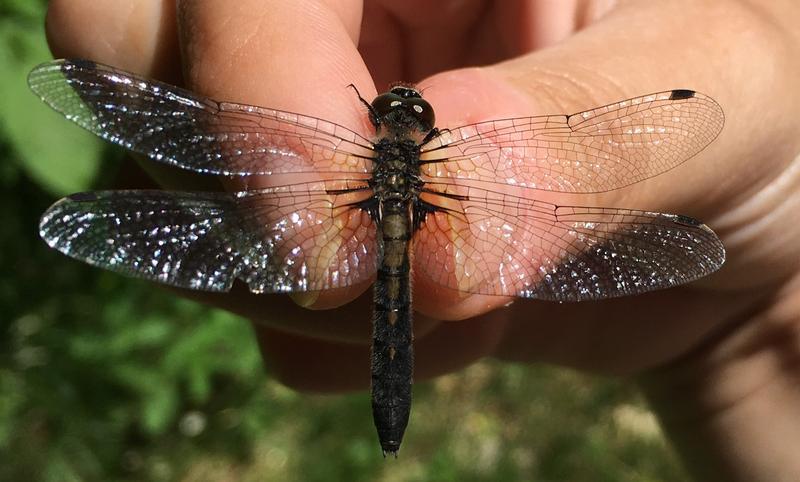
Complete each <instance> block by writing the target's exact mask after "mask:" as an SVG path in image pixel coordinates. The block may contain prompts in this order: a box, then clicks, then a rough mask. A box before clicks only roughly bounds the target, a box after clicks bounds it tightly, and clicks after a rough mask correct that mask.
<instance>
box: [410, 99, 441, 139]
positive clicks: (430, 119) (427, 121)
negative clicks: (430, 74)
mask: <svg viewBox="0 0 800 482" xmlns="http://www.w3.org/2000/svg"><path fill="white" fill-rule="evenodd" d="M406 104H407V105H408V106H409V107H410V108H411V110H413V112H414V115H415V116H416V118H417V120H418V121H419V122H420V124H421V125H422V127H423V128H424V130H427V131H429V130H431V129H433V126H434V125H435V122H436V114H435V113H434V112H433V107H431V105H430V104H429V103H428V101H427V100H425V99H423V98H421V97H419V98H415V99H406Z"/></svg>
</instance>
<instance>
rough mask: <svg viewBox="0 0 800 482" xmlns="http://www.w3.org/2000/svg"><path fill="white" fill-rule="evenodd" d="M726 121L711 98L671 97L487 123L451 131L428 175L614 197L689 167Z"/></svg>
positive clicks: (439, 142) (436, 149)
mask: <svg viewBox="0 0 800 482" xmlns="http://www.w3.org/2000/svg"><path fill="white" fill-rule="evenodd" d="M724 120H725V117H724V115H723V113H722V109H721V108H720V106H719V104H717V103H716V102H715V101H714V100H713V99H711V98H710V97H708V96H705V95H703V94H700V93H698V92H694V91H690V90H671V91H665V92H659V93H655V94H650V95H645V96H641V97H634V98H632V99H628V100H624V101H621V102H617V103H614V104H610V105H607V106H603V107H598V108H596V109H592V110H588V111H585V112H580V113H577V114H573V115H551V116H538V117H522V118H516V119H505V120H495V121H489V122H482V123H478V124H472V125H467V126H463V127H459V128H456V129H452V130H444V131H443V132H442V134H441V135H440V136H438V137H436V138H434V139H432V140H431V141H430V142H429V143H428V144H426V145H424V146H423V148H422V151H423V154H422V160H423V162H424V163H425V164H424V165H423V168H422V172H423V174H424V175H425V176H426V177H428V178H431V179H432V180H434V181H436V180H442V181H444V180H445V179H452V178H458V179H470V180H472V181H485V182H501V183H505V184H507V185H511V186H517V187H528V188H535V189H542V190H547V191H558V192H568V193H592V192H603V191H610V190H613V189H618V188H621V187H624V186H628V185H630V184H634V183H636V182H639V181H642V180H644V179H648V178H650V177H653V176H656V175H658V174H661V173H663V172H665V171H668V170H670V169H672V168H673V167H675V166H677V165H679V164H681V163H683V162H684V161H686V160H687V159H689V158H691V157H692V156H694V155H695V154H697V153H698V152H700V151H701V150H703V149H704V148H705V146H707V145H708V144H709V143H711V141H713V140H714V139H715V138H716V137H717V135H718V134H719V133H720V131H721V130H722V126H723V124H724Z"/></svg>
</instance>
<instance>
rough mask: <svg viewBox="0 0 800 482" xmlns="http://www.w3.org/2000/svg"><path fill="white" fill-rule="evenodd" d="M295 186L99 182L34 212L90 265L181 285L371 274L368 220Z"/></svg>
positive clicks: (336, 281) (354, 196)
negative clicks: (154, 187) (199, 189)
mask: <svg viewBox="0 0 800 482" xmlns="http://www.w3.org/2000/svg"><path fill="white" fill-rule="evenodd" d="M366 196H368V191H365V190H353V191H352V192H349V193H346V194H338V195H329V194H327V193H326V191H325V190H324V189H311V188H309V186H303V185H297V186H291V187H284V188H275V189H269V190H259V191H248V192H240V193H222V192H220V193H187V192H167V191H104V192H90V193H82V194H76V195H72V196H69V197H67V198H64V199H62V200H60V201H58V202H56V203H55V204H54V205H53V206H51V207H50V208H49V209H48V210H47V212H45V214H44V215H43V216H42V219H41V223H40V228H39V229H40V235H41V237H42V238H43V239H44V240H45V241H46V242H47V243H48V244H49V245H50V246H51V247H53V248H55V249H57V250H59V251H61V252H62V253H64V254H67V255H69V256H71V257H73V258H76V259H79V260H81V261H85V262H87V263H89V264H92V265H95V266H99V267H102V268H106V269H109V270H111V271H116V272H119V273H123V274H126V275H130V276H135V277H138V278H144V279H148V280H154V281H159V282H162V283H166V284H169V285H172V286H177V287H181V288H191V289H199V290H207V291H227V290H229V289H230V288H231V286H232V284H233V281H234V280H235V279H237V278H238V279H240V280H242V281H244V282H246V283H247V284H248V286H249V287H250V290H251V291H253V292H255V293H261V292H267V293H277V292H294V291H316V290H324V289H331V288H339V287H344V286H350V285H353V284H356V283H359V282H363V281H369V280H370V279H372V278H373V276H374V273H375V270H376V268H375V259H376V250H375V228H374V225H373V224H372V221H371V220H370V217H369V216H368V215H367V214H366V213H365V212H364V211H362V210H361V209H358V208H355V207H352V205H351V203H352V202H353V201H357V200H359V199H360V198H362V197H366Z"/></svg>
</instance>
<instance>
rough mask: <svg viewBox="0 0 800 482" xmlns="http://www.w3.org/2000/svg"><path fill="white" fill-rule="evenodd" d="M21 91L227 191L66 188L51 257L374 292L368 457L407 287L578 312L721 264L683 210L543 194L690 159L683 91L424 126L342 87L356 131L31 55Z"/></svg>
mask: <svg viewBox="0 0 800 482" xmlns="http://www.w3.org/2000/svg"><path fill="white" fill-rule="evenodd" d="M29 84H30V86H31V88H32V89H33V91H34V92H35V93H36V94H38V95H39V96H40V97H41V98H42V99H43V100H44V101H45V102H46V103H47V104H49V105H50V106H51V107H52V108H54V109H55V110H57V111H59V112H61V113H62V114H64V115H65V116H66V117H67V118H68V119H69V120H71V121H73V122H75V123H77V124H78V125H80V126H81V127H83V128H85V129H87V130H89V131H91V132H93V133H95V134H96V135H98V136H100V137H102V138H104V139H106V140H108V141H110V142H113V143H115V144H119V145H121V146H124V147H126V148H128V149H130V150H131V151H134V152H137V153H140V154H143V155H146V156H147V157H149V158H150V159H152V160H153V161H156V162H160V163H164V164H168V165H172V166H177V167H179V168H183V169H187V170H189V171H194V172H197V173H202V174H208V175H216V176H222V177H224V178H226V179H228V180H229V181H231V182H229V184H233V185H235V186H244V187H243V188H241V189H240V190H238V191H237V192H176V191H166V190H135V191H100V192H87V193H81V194H74V195H72V196H69V197H66V198H64V199H61V200H60V201H58V202H56V203H55V204H54V205H53V206H51V207H50V208H49V209H48V210H47V212H46V213H45V214H44V215H43V216H42V220H41V225H40V234H41V236H42V238H43V239H44V240H45V241H46V242H47V243H48V244H49V245H50V246H51V247H53V248H55V249H57V250H59V251H61V252H62V253H64V254H67V255H69V256H71V257H73V258H76V259H79V260H82V261H84V262H87V263H89V264H92V265H95V266H100V267H103V268H106V269H109V270H112V271H116V272H119V273H123V274H127V275H132V276H135V277H139V278H145V279H149V280H154V281H159V282H161V283H165V284H168V285H172V286H177V287H181V288H191V289H197V290H208V291H228V290H229V289H230V288H231V287H232V285H233V283H234V281H236V280H240V281H241V282H243V283H245V284H246V285H247V286H248V287H249V289H250V290H251V291H252V292H254V293H293V292H305V291H317V290H328V289H334V288H344V287H348V286H353V285H356V284H359V283H367V282H374V288H373V291H374V315H373V345H372V360H371V363H372V407H373V417H374V420H375V425H376V427H377V431H378V437H379V439H380V444H381V447H382V449H383V451H384V454H386V453H392V454H396V452H397V450H398V449H399V447H400V443H401V441H402V438H403V434H404V432H405V428H406V425H407V422H408V416H409V413H410V407H411V381H412V368H413V347H412V329H411V326H412V320H411V318H412V304H411V299H412V289H411V279H412V276H415V277H417V278H419V277H425V278H426V279H427V280H428V281H430V282H432V283H435V284H437V285H440V286H442V287H444V288H448V289H453V290H459V291H463V292H468V293H478V294H484V295H495V296H508V297H523V298H534V299H542V300H555V301H582V300H599V299H604V298H611V297H617V296H624V295H631V294H636V293H643V292H647V291H651V290H656V289H661V288H668V287H671V286H675V285H679V284H682V283H686V282H689V281H692V280H695V279H697V278H700V277H702V276H705V275H707V274H709V273H711V272H713V271H715V270H717V269H718V268H719V267H720V266H721V265H722V263H723V261H724V258H725V251H724V248H723V246H722V244H721V242H720V240H719V239H718V238H717V236H716V235H715V234H714V233H713V231H711V230H710V229H709V228H708V227H706V226H705V225H703V224H702V223H700V222H699V221H696V220H694V219H692V218H689V217H686V216H682V215H673V214H661V213H655V212H647V211H636V210H632V209H617V208H610V207H583V206H576V205H560V204H556V203H553V202H551V201H550V199H552V195H550V196H548V193H553V192H557V193H568V194H581V193H597V192H604V191H610V190H614V189H618V188H621V187H624V186H628V185H630V184H633V183H636V182H639V181H642V180H644V179H648V178H650V177H653V176H655V175H658V174H660V173H662V172H664V171H667V170H669V169H671V168H673V167H675V166H677V165H679V164H681V163H682V162H684V161H686V160H687V159H689V158H691V157H692V156H694V155H695V154H697V153H698V152H700V151H701V150H702V149H703V148H704V147H705V146H706V145H708V144H709V143H710V142H711V141H712V140H714V138H715V137H716V136H717V135H718V134H719V132H720V131H721V129H722V126H723V121H724V117H723V113H722V110H721V109H720V107H719V105H718V104H717V103H716V102H714V101H713V100H712V99H711V98H709V97H707V96H705V95H702V94H700V93H697V92H694V91H690V90H670V91H664V92H658V93H654V94H650V95H645V96H642V97H635V98H632V99H627V100H624V101H621V102H616V103H614V104H610V105H606V106H603V107H598V108H595V109H591V110H587V111H585V112H579V113H576V114H572V115H546V116H535V117H520V118H514V119H502V120H492V121H487V122H480V123H477V124H471V125H466V126H461V127H456V128H447V129H441V130H439V129H437V128H435V126H434V112H433V109H432V108H431V106H430V105H429V104H428V103H427V102H426V101H425V100H424V99H422V97H421V95H420V93H419V92H418V91H417V90H415V89H414V88H411V87H403V86H398V87H395V88H393V89H391V91H390V92H387V93H384V94H381V95H379V96H378V97H376V98H375V100H373V101H372V102H371V103H369V102H367V101H365V100H363V99H361V98H360V96H358V99H360V102H361V103H362V104H363V108H364V111H365V114H366V115H368V116H369V119H370V121H371V122H372V124H373V125H374V127H375V130H374V132H371V133H358V132H355V131H353V130H351V129H348V128H346V127H343V126H340V125H337V124H334V123H332V122H329V121H326V120H322V119H317V118H314V117H309V116H305V115H300V114H294V113H290V112H282V111H278V110H274V109H268V108H262V107H255V106H249V105H242V104H235V103H230V102H217V101H214V100H211V99H208V98H204V97H201V96H199V95H196V94H194V93H192V92H190V91H187V90H184V89H181V88H178V87H174V86H171V85H168V84H164V83H161V82H157V81H154V80H148V79H144V78H142V77H139V76H137V75H134V74H131V73H128V72H124V71H121V70H117V69H114V68H111V67H108V66H105V65H100V64H97V63H95V62H91V61H86V60H59V61H55V62H51V63H46V64H43V65H41V66H39V67H37V68H35V69H34V70H33V71H32V72H31V74H30V76H29ZM343 88H344V87H343ZM354 98H355V96H354ZM412 251H413V256H412ZM412 273H413V275H412Z"/></svg>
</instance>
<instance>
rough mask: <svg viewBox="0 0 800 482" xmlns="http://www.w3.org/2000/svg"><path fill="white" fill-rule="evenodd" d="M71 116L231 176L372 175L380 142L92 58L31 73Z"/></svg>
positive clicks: (138, 147)
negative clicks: (194, 90)
mask: <svg viewBox="0 0 800 482" xmlns="http://www.w3.org/2000/svg"><path fill="white" fill-rule="evenodd" d="M28 83H29V85H30V87H31V89H32V90H33V91H34V92H35V93H36V94H37V95H38V96H39V97H41V98H42V100H43V101H44V102H46V103H47V104H48V105H49V106H50V107H52V108H53V109H55V110H57V111H58V112H61V113H62V114H64V115H65V116H66V117H67V118H68V119H69V120H71V121H72V122H75V123H76V124H78V125H79V126H81V127H83V128H84V129H87V130H89V131H91V132H93V133H94V134H96V135H98V136H99V137H102V138H103V139H106V140H108V141H110V142H113V143H115V144H118V145H120V146H123V147H126V148H128V149H130V150H132V151H134V152H137V153H140V154H143V155H146V156H148V157H149V158H150V159H152V160H154V161H157V162H162V163H165V164H170V165H173V166H177V167H180V168H183V169H188V170H191V171H195V172H199V173H207V174H220V175H226V176H248V175H270V174H284V173H299V172H307V173H314V174H319V175H325V174H328V175H327V176H326V177H325V178H326V179H354V178H356V177H357V176H359V175H360V176H361V178H365V177H366V176H368V175H369V173H370V172H371V162H372V161H371V159H372V156H373V151H372V146H371V144H370V142H369V141H367V140H366V139H364V138H363V137H361V136H360V135H358V134H356V133H355V132H353V131H351V130H349V129H346V128H345V127H342V126H339V125H337V124H334V123H332V122H327V121H324V120H321V119H317V118H314V117H309V116H304V115H299V114H293V113H290V112H282V111H278V110H273V109H264V108H260V107H254V106H249V105H242V104H234V103H230V102H216V101H214V100H211V99H208V98H205V97H202V96H199V95H197V94H194V93H192V92H190V91H188V90H184V89H181V88H178V87H175V86H172V85H169V84H165V83H162V82H158V81H154V80H149V79H145V78H142V77H138V76H136V75H134V74H131V73H129V72H125V71H122V70H117V69H114V68H112V67H109V66H106V65H102V64H98V63H95V62H91V61H87V60H56V61H54V62H50V63H46V64H42V65H40V66H38V67H36V68H35V69H33V71H31V73H30V75H29V76H28Z"/></svg>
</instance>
